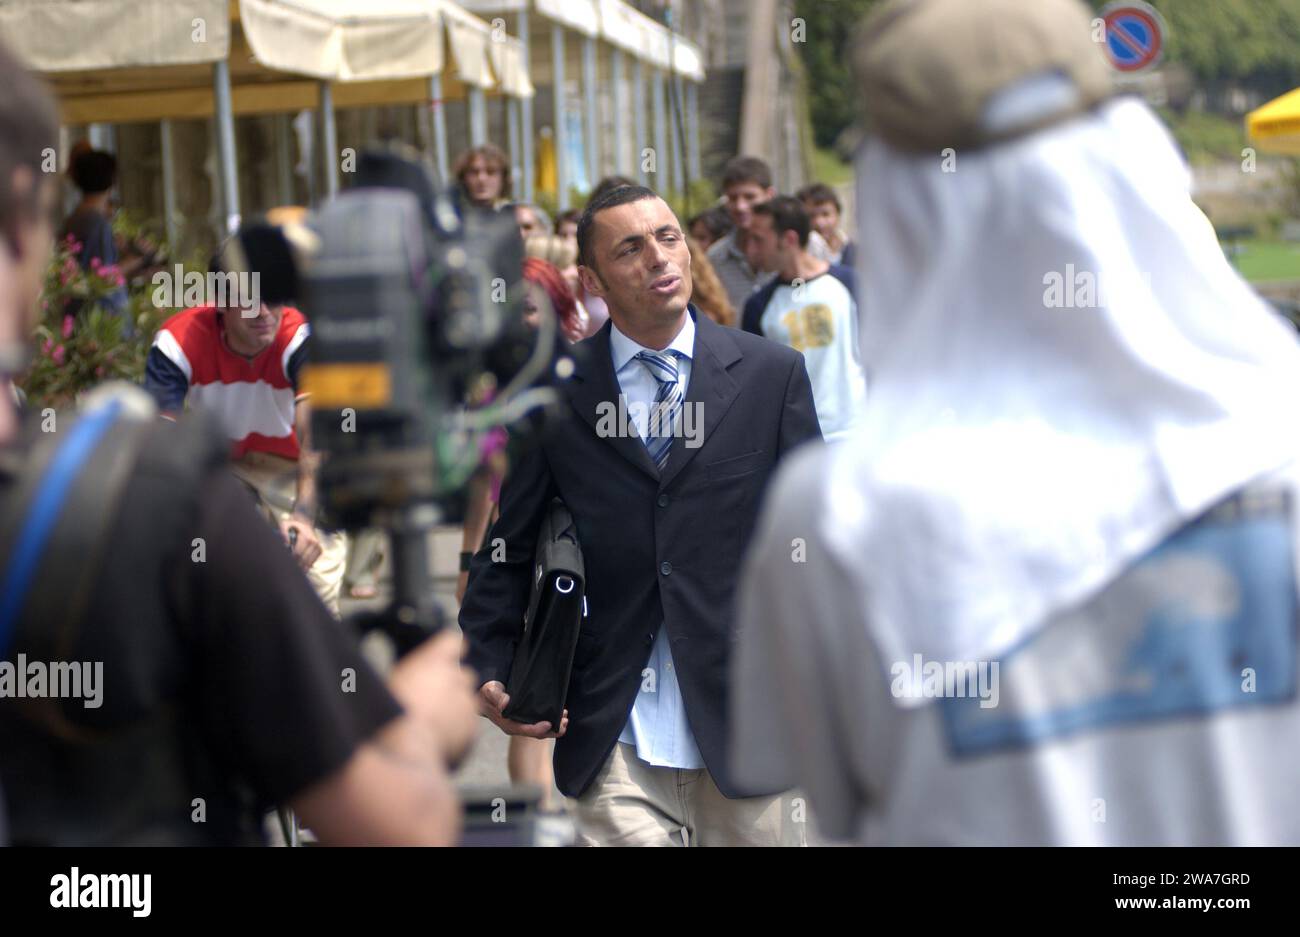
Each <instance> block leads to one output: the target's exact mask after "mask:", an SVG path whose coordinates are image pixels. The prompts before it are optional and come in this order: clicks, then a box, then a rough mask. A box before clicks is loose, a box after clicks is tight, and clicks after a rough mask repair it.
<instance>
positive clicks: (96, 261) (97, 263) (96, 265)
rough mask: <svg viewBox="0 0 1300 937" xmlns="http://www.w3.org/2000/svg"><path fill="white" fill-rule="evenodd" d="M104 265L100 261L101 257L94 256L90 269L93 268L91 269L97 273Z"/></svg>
mask: <svg viewBox="0 0 1300 937" xmlns="http://www.w3.org/2000/svg"><path fill="white" fill-rule="evenodd" d="M102 266H103V263H102V262H101V261H100V259H99V258H98V257H92V258H90V269H91V270H94V271H95V272H96V273H99V268H100V267H102Z"/></svg>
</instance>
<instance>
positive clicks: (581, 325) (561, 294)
mask: <svg viewBox="0 0 1300 937" xmlns="http://www.w3.org/2000/svg"><path fill="white" fill-rule="evenodd" d="M530 240H532V239H531V238H530ZM524 282H525V283H526V284H527V286H528V290H527V292H526V294H525V296H524V321H525V322H527V323H528V324H529V325H531V326H532V327H533V328H537V326H538V322H539V319H538V316H539V314H540V312H541V308H542V303H543V302H547V301H549V303H550V305H551V309H552V310H553V311H554V312H555V318H556V320H557V322H558V323H559V328H560V334H561V335H563V336H564V337H565V338H566V339H567V340H568V341H569V342H576V341H579V340H580V339H581V338H582V337H583V334H584V333H585V332H586V329H587V316H586V312H585V310H583V308H582V306H580V305H579V304H578V300H577V298H576V297H575V296H574V295H573V290H572V289H570V288H569V284H568V282H567V281H566V280H565V278H564V274H563V273H561V272H560V268H559V267H557V266H555V264H553V263H551V262H550V261H548V260H543V259H541V258H540V257H526V258H525V259H524Z"/></svg>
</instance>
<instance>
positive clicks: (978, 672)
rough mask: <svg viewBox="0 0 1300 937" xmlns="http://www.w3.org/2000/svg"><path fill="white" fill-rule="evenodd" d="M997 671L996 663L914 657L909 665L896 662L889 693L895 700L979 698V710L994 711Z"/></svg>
mask: <svg viewBox="0 0 1300 937" xmlns="http://www.w3.org/2000/svg"><path fill="white" fill-rule="evenodd" d="M998 672H999V665H998V662H997V661H987V660H979V661H973V660H967V661H954V660H948V661H937V660H929V661H927V660H924V659H923V658H922V657H921V655H920V654H913V655H912V660H911V662H910V663H909V662H908V661H904V660H900V661H895V662H894V664H893V665H892V666H891V667H890V668H889V673H890V674H891V675H892V676H893V678H894V680H893V682H892V683H891V684H890V685H889V692H890V693H891V694H892V695H893V697H894V698H895V699H967V698H969V699H975V698H978V699H979V701H980V709H992V708H993V707H995V706H997V704H998V697H999V691H998Z"/></svg>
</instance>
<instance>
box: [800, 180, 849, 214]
mask: <svg viewBox="0 0 1300 937" xmlns="http://www.w3.org/2000/svg"><path fill="white" fill-rule="evenodd" d="M797 197H798V199H799V201H801V202H803V203H804V204H805V205H823V204H825V203H826V202H830V203H831V204H832V205H834V206H835V210H836V211H837V212H841V213H842V212H843V211H844V209H843V208H841V207H840V197H839V196H838V195H836V194H835V190H834V189H832V188H831V187H830V186H828V185H827V184H826V183H824V182H814V183H812V184H810V185H806V186H804V187H803V188H802V189H800V190H799V192H798V195H797Z"/></svg>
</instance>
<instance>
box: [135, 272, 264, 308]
mask: <svg viewBox="0 0 1300 937" xmlns="http://www.w3.org/2000/svg"><path fill="white" fill-rule="evenodd" d="M150 283H151V284H152V285H153V295H152V296H151V297H150V298H151V300H152V301H153V305H154V308H155V309H180V308H186V309H192V308H194V307H195V306H216V307H217V308H218V309H238V310H239V314H240V316H241V317H242V318H245V319H256V318H257V316H258V313H260V312H261V309H262V275H261V274H260V273H258V272H257V271H256V270H254V271H252V272H247V271H245V272H243V273H230V272H227V273H220V272H215V271H211V270H210V271H208V272H207V273H199V272H198V271H197V270H189V271H187V270H186V269H185V268H184V267H183V266H181V265H180V264H177V265H176V267H175V269H174V270H170V271H168V270H159V271H158V272H157V273H155V274H154V275H153V279H152V280H150Z"/></svg>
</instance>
